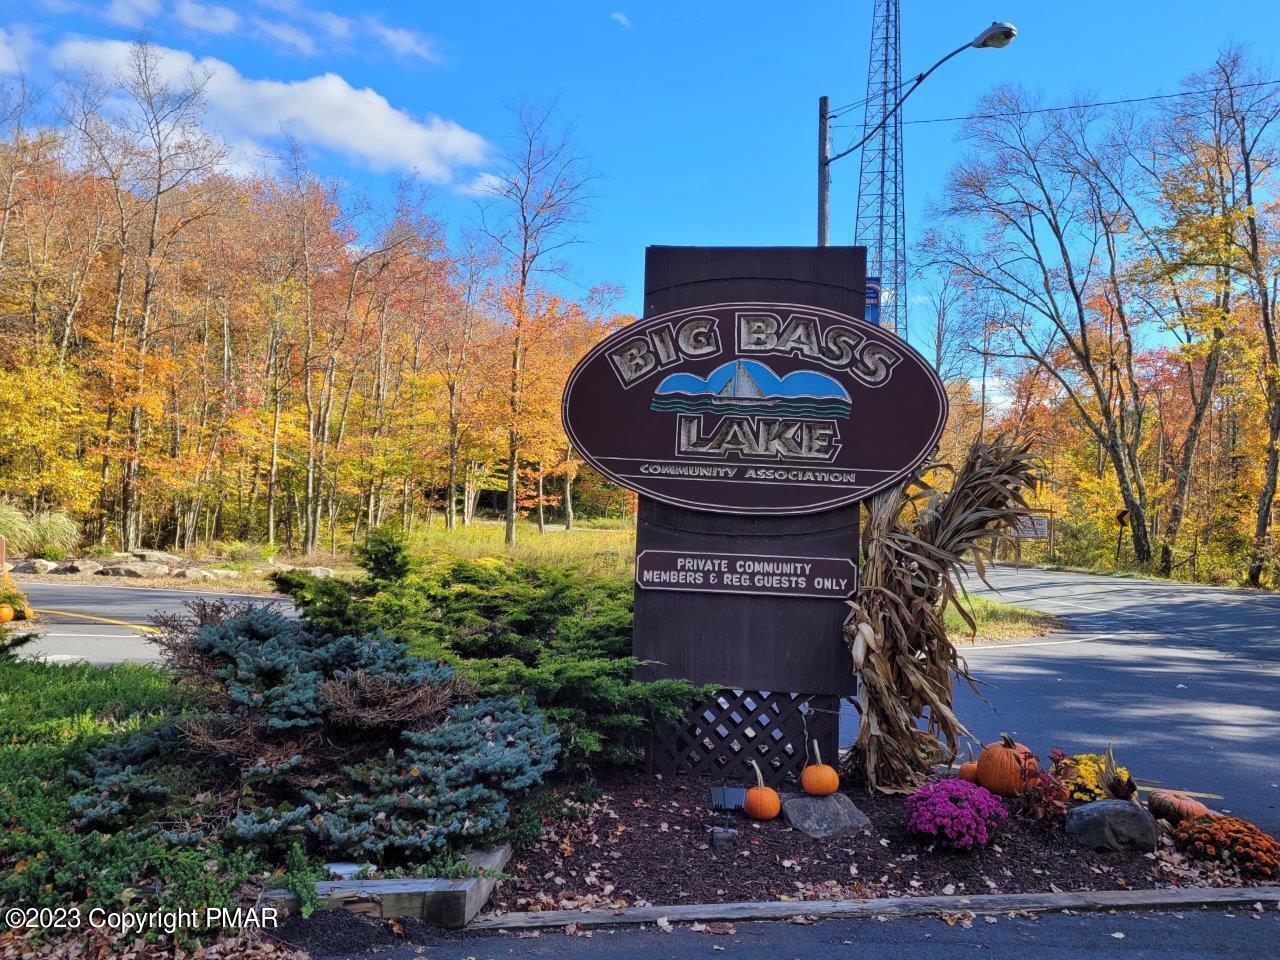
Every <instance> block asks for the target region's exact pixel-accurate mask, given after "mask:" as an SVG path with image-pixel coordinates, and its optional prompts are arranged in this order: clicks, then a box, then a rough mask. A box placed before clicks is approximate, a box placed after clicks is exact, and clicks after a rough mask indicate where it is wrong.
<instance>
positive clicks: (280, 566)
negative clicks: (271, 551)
mask: <svg viewBox="0 0 1280 960" xmlns="http://www.w3.org/2000/svg"><path fill="white" fill-rule="evenodd" d="M293 569H295V568H294V566H293V564H291V563H276V562H275V561H274V560H271V561H269V562H268V563H267V568H266V571H265V572H266V573H288V572H289V571H290V570H293Z"/></svg>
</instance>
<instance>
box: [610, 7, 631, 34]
mask: <svg viewBox="0 0 1280 960" xmlns="http://www.w3.org/2000/svg"><path fill="white" fill-rule="evenodd" d="M609 19H610V20H613V21H615V22H616V23H618V24H620V25H621V26H623V27H626V28H627V29H628V30H630V29H631V18H630V17H628V16H627V15H626V14H625V13H623V12H622V11H621V10H615V11H613V13H611V14H609Z"/></svg>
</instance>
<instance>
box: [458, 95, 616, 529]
mask: <svg viewBox="0 0 1280 960" xmlns="http://www.w3.org/2000/svg"><path fill="white" fill-rule="evenodd" d="M512 114H513V117H514V119H515V131H514V133H513V134H512V136H511V138H510V140H509V141H508V143H507V146H506V148H505V149H504V150H503V152H502V155H501V156H500V157H499V159H498V164H497V167H496V168H495V170H494V172H493V173H492V174H490V177H491V179H490V181H489V185H488V186H487V187H486V188H485V191H484V194H485V195H484V197H483V199H482V200H481V203H480V219H481V225H482V229H483V231H484V232H485V233H486V234H487V235H488V236H489V237H490V238H491V239H492V240H493V242H494V243H495V244H496V245H497V246H498V248H499V249H500V250H501V252H502V254H503V259H504V264H503V267H504V271H505V276H504V278H503V279H502V281H501V282H500V288H501V297H502V301H503V304H504V306H505V311H506V315H507V320H508V323H509V325H510V331H511V335H510V337H509V344H508V356H509V358H510V371H509V378H508V381H507V383H508V388H509V389H508V393H507V412H508V414H509V416H508V424H507V504H506V542H507V544H508V545H510V544H514V543H515V538H516V517H517V510H518V504H517V498H518V494H519V479H520V449H521V429H520V421H521V416H522V412H523V409H524V405H523V397H522V393H521V387H522V383H523V379H524V378H523V376H522V367H523V365H524V362H525V352H526V350H527V349H528V331H527V328H528V326H529V324H530V305H531V297H532V295H533V294H534V292H535V291H534V289H533V288H534V285H535V284H536V282H537V281H538V280H539V279H541V278H545V277H546V276H547V275H550V274H563V273H564V271H565V266H566V265H565V262H564V259H563V253H564V251H565V250H566V249H567V248H568V247H569V246H571V245H572V244H574V243H576V242H577V233H576V231H577V228H578V226H579V224H581V222H582V220H583V219H584V217H585V215H586V212H587V202H588V200H589V197H588V189H589V186H590V183H591V180H592V175H591V173H590V171H589V170H588V168H587V165H586V162H585V160H584V159H583V157H582V156H581V155H580V154H579V153H578V151H577V149H576V147H575V146H574V144H573V141H572V139H571V137H570V135H569V133H568V132H566V131H563V130H558V129H557V127H556V123H555V118H554V110H553V107H550V106H548V107H539V106H535V105H533V104H529V103H523V104H521V105H519V106H518V107H516V108H515V109H514V110H513V111H512Z"/></svg>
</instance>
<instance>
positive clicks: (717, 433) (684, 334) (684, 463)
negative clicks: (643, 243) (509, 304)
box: [564, 303, 947, 516]
mask: <svg viewBox="0 0 1280 960" xmlns="http://www.w3.org/2000/svg"><path fill="white" fill-rule="evenodd" d="M946 415H947V398H946V393H945V391H944V390H943V387H942V383H941V382H940V381H939V380H938V377H937V375H936V374H935V373H934V372H933V369H932V368H931V367H930V366H929V364H928V363H927V362H926V361H925V359H924V358H923V357H921V356H920V355H919V354H918V353H916V352H915V351H914V350H912V349H911V348H910V347H909V346H907V345H906V344H905V343H904V342H903V341H902V340H900V339H898V338H897V337H895V336H894V335H893V334H891V333H886V332H885V331H883V330H881V329H879V328H878V327H875V326H872V325H871V324H869V323H866V322H865V321H863V320H859V319H856V318H854V317H851V316H848V315H846V314H842V313H837V312H835V311H833V310H827V309H823V308H820V307H810V306H797V305H794V304H786V303H721V304H712V305H707V306H700V307H696V308H690V309H685V310H677V311H674V312H672V313H665V314H659V315H657V316H653V317H646V318H645V319H643V320H641V321H639V322H638V323H635V324H633V325H631V326H629V327H626V328H624V329H622V330H619V331H618V332H616V333H614V334H613V335H612V336H610V337H608V338H607V339H605V340H604V341H602V342H601V343H600V344H599V345H597V346H596V348H595V349H594V350H592V351H591V352H590V353H589V354H587V356H586V357H585V358H583V360H582V361H581V362H580V363H579V364H578V366H577V367H575V368H574V370H573V373H572V374H570V376H569V381H568V384H567V386H566V388H565V395H564V424H565V430H566V431H567V433H568V435H569V438H570V440H571V441H572V443H573V446H574V449H575V450H577V451H579V452H580V453H581V454H582V456H583V459H585V460H586V461H587V462H588V463H590V464H591V465H592V466H593V467H595V468H596V469H597V470H599V471H600V472H601V473H603V474H604V475H605V476H607V477H609V478H610V479H611V480H613V481H615V482H616V483H619V484H621V485H623V486H625V487H630V488H631V489H632V490H635V491H637V492H638V493H641V494H644V495H646V496H649V497H652V498H654V499H655V500H660V501H663V502H665V503H669V504H673V505H675V506H679V507H687V508H689V509H693V510H706V511H711V512H715V513H736V514H767V515H773V516H779V515H784V514H803V513H815V512H817V511H820V510H830V509H833V508H835V507H840V506H844V505H845V504H849V503H853V502H855V501H858V500H863V499H865V498H866V497H869V496H871V494H873V493H875V492H876V491H878V490H883V489H884V488H885V487H888V486H890V485H892V484H894V483H896V482H898V481H899V480H900V479H902V477H904V476H905V475H907V474H909V473H910V472H911V471H912V470H914V469H915V468H916V466H917V465H918V464H919V463H920V462H921V461H923V460H924V459H925V457H927V456H928V455H929V452H930V451H931V450H932V449H933V448H934V446H935V445H936V444H937V442H938V437H939V435H940V434H941V433H942V425H943V423H944V422H945V420H946Z"/></svg>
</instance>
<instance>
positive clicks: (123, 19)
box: [104, 0, 160, 27]
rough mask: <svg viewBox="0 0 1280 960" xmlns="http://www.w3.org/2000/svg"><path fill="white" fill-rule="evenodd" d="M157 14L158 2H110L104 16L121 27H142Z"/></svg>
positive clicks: (117, 0) (127, 0)
mask: <svg viewBox="0 0 1280 960" xmlns="http://www.w3.org/2000/svg"><path fill="white" fill-rule="evenodd" d="M159 13H160V0H111V2H110V3H109V4H107V9H106V11H105V12H104V16H106V18H107V19H108V20H110V21H111V22H112V23H118V24H119V25H120V26H122V27H142V26H146V23H147V18H148V17H154V16H157V15H158V14H159Z"/></svg>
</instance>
